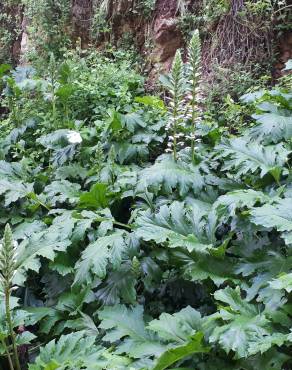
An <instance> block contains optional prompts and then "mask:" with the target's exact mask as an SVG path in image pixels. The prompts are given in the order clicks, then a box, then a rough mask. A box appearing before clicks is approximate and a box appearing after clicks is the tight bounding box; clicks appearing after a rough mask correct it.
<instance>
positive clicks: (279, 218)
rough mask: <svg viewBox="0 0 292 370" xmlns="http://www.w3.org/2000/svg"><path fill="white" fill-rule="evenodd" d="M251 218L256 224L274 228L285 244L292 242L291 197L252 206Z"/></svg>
mask: <svg viewBox="0 0 292 370" xmlns="http://www.w3.org/2000/svg"><path fill="white" fill-rule="evenodd" d="M251 220H252V222H253V223H255V224H256V225H260V226H264V227H267V228H275V229H276V230H278V231H279V232H281V235H282V237H283V238H284V240H285V242H286V244H292V198H284V199H278V200H276V201H275V202H273V203H272V204H264V205H263V206H262V207H258V208H253V209H252V211H251Z"/></svg>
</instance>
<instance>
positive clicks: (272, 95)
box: [0, 33, 292, 370]
mask: <svg viewBox="0 0 292 370" xmlns="http://www.w3.org/2000/svg"><path fill="white" fill-rule="evenodd" d="M81 54H82V53H81V51H80V50H77V52H74V51H72V52H68V53H67V54H66V55H65V57H64V61H63V62H57V61H56V60H55V57H54V55H51V57H50V63H49V65H48V68H47V69H46V71H42V74H40V73H39V72H38V71H36V70H34V69H33V68H32V67H22V68H20V67H19V68H17V69H16V70H15V71H11V72H10V71H9V68H8V66H4V65H3V66H1V69H0V72H1V74H2V79H1V81H2V82H1V84H2V88H3V104H2V108H3V115H2V120H1V139H0V149H1V151H0V153H1V161H0V194H1V210H0V212H1V216H0V222H1V230H2V231H3V234H4V237H3V241H2V244H1V249H0V279H1V280H0V282H1V289H2V293H3V294H2V295H1V296H0V303H1V306H0V310H1V318H0V320H1V321H0V354H1V356H2V360H3V362H2V364H3V367H4V368H9V366H10V369H13V366H15V367H14V368H15V369H19V364H18V363H17V357H18V355H19V357H20V363H21V364H24V366H25V364H27V366H28V369H30V370H41V369H46V370H49V369H72V370H77V369H97V370H98V369H100V370H102V369H111V370H114V369H141V370H142V369H144V370H146V369H149V370H150V369H153V370H163V369H173V370H174V369H184V370H187V369H189V370H191V369H200V370H207V369H208V370H212V369H214V370H215V369H216V370H218V369H219V368H222V369H225V370H227V369H232V370H236V369H238V370H242V369H244V370H251V369H265V370H280V369H290V368H291V365H292V362H291V349H292V333H291V327H292V318H291V316H292V311H291V292H292V271H291V270H292V254H291V249H290V248H291V244H292V208H291V207H292V187H291V144H292V142H291V137H292V93H291V91H290V90H288V89H285V88H283V87H281V88H280V87H276V88H274V89H273V90H260V91H256V92H254V93H248V94H246V95H244V96H243V97H242V98H241V103H240V104H241V106H246V107H248V108H247V111H248V112H251V114H252V116H250V117H249V120H250V121H252V122H251V123H250V124H249V125H248V127H247V128H246V125H245V124H243V125H242V127H237V132H240V134H237V135H236V136H235V132H234V130H233V135H232V134H230V132H229V131H228V129H227V127H228V124H229V122H223V123H220V124H218V123H216V122H211V123H210V121H209V120H208V119H204V117H203V115H202V113H201V107H200V103H199V102H198V100H197V90H198V86H199V78H200V68H199V64H200V47H199V38H198V34H197V33H195V34H194V36H193V39H192V41H191V44H190V47H189V53H188V62H187V63H186V64H184V63H183V61H182V59H181V56H180V54H179V52H178V53H177V55H176V57H175V60H174V64H173V68H172V71H171V73H170V75H169V76H166V77H163V78H162V79H161V81H162V83H163V85H164V86H165V88H166V90H167V91H168V99H167V103H166V104H165V103H164V102H163V101H162V100H161V99H160V98H159V97H157V96H149V95H147V94H146V93H145V91H144V88H143V82H144V81H143V78H142V77H141V76H140V75H138V74H137V73H136V72H135V71H134V69H133V68H132V65H131V63H130V62H129V61H127V60H124V59H123V60H120V59H119V55H116V56H115V57H114V58H113V59H109V58H108V57H105V56H100V55H97V54H96V53H95V52H93V53H88V54H87V55H81ZM222 124H223V126H222ZM220 125H221V126H220ZM7 224H10V225H11V229H12V231H11V230H10V227H9V226H7ZM5 226H6V228H5ZM4 228H5V233H4ZM8 308H9V309H8ZM16 347H18V349H17V348H16ZM15 349H16V351H15ZM17 351H18V355H17V354H15V352H17ZM6 361H7V362H6ZM13 362H14V365H13V364H12V363H13Z"/></svg>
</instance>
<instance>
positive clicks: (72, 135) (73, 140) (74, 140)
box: [66, 131, 82, 144]
mask: <svg viewBox="0 0 292 370" xmlns="http://www.w3.org/2000/svg"><path fill="white" fill-rule="evenodd" d="M66 136H67V139H68V141H69V143H70V144H80V143H82V137H81V135H80V134H79V132H77V131H70V132H68V134H67V135H66Z"/></svg>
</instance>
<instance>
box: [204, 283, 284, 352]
mask: <svg viewBox="0 0 292 370" xmlns="http://www.w3.org/2000/svg"><path fill="white" fill-rule="evenodd" d="M214 297H215V299H217V300H219V301H221V302H224V303H225V304H227V307H226V308H221V309H220V311H219V313H217V314H215V315H214V316H215V319H217V320H219V321H218V322H217V324H216V327H215V329H214V330H213V332H212V335H211V336H210V338H209V340H210V342H211V343H213V342H218V343H219V344H220V345H221V346H222V348H223V349H224V350H225V351H226V353H229V352H230V351H233V352H235V357H236V358H243V357H248V356H251V355H253V354H255V353H257V352H260V353H263V352H265V351H267V350H268V349H270V348H271V347H272V346H273V345H274V344H278V345H281V344H283V342H284V341H285V335H279V336H273V329H272V327H271V324H270V322H269V320H268V319H267V317H266V316H265V314H264V313H261V309H260V306H257V305H253V304H251V303H248V302H246V301H245V300H244V299H243V298H242V297H241V294H240V289H239V288H236V289H232V288H229V287H227V288H225V289H222V290H218V291H217V292H215V294H214ZM220 320H222V321H223V323H224V324H223V325H220V324H219V323H220Z"/></svg>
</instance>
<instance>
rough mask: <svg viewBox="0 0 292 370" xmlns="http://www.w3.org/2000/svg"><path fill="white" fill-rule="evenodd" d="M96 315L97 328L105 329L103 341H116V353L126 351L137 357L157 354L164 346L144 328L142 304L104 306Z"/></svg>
mask: <svg viewBox="0 0 292 370" xmlns="http://www.w3.org/2000/svg"><path fill="white" fill-rule="evenodd" d="M98 317H99V319H100V320H101V324H100V325H99V328H101V329H104V330H106V334H105V336H104V337H103V341H105V342H110V343H118V346H117V350H116V353H118V354H122V353H127V354H129V355H130V356H131V357H133V358H139V357H146V356H148V355H156V356H159V355H160V354H161V353H162V352H163V350H164V348H165V347H164V346H162V345H161V344H160V343H159V341H158V340H157V338H156V336H155V335H153V334H152V333H151V332H150V331H149V330H147V329H146V328H145V321H144V317H143V308H142V306H135V307H132V308H126V307H125V306H122V305H116V306H113V307H105V308H104V309H103V310H101V311H99V313H98ZM121 340H122V342H121V343H119V341H121Z"/></svg>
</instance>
